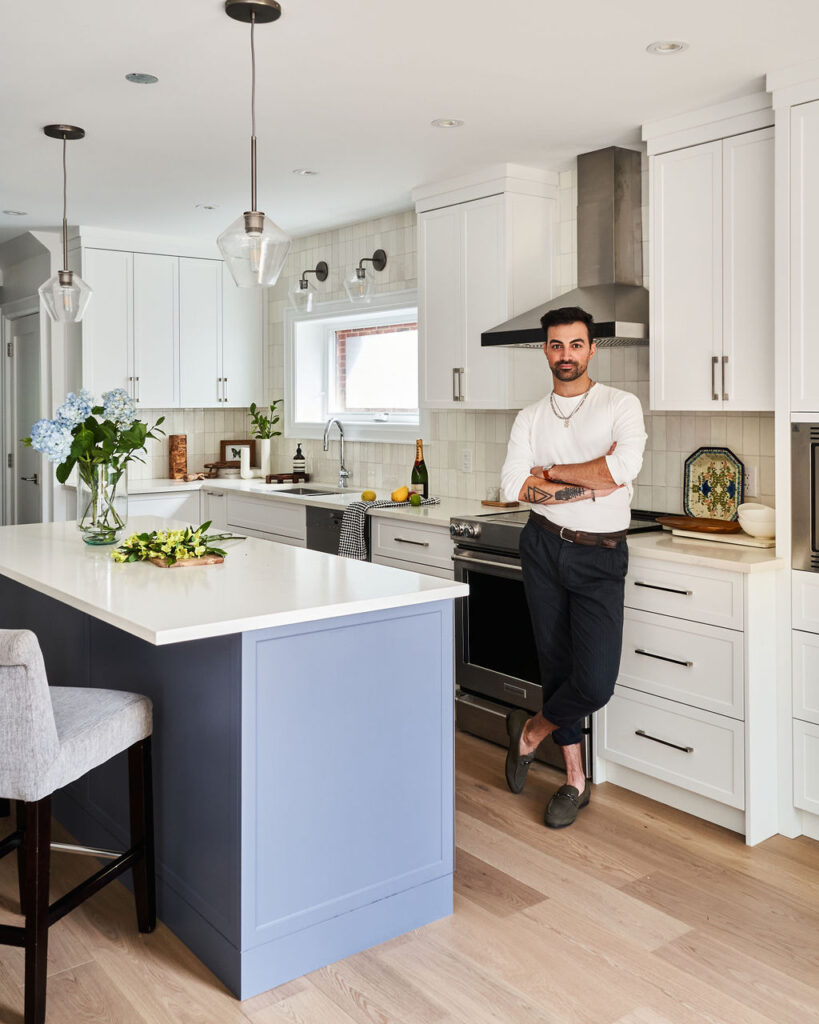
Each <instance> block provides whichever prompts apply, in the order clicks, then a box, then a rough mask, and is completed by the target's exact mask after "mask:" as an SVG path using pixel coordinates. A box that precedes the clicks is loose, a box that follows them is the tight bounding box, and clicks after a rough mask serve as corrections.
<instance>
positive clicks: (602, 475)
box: [518, 441, 622, 505]
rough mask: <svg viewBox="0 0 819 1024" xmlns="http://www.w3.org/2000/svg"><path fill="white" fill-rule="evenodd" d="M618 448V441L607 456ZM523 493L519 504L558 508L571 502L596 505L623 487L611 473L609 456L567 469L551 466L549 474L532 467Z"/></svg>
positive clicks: (519, 497)
mask: <svg viewBox="0 0 819 1024" xmlns="http://www.w3.org/2000/svg"><path fill="white" fill-rule="evenodd" d="M616 447H617V442H616V441H615V442H614V443H613V444H612V446H611V448H609V450H608V451H607V452H606V455H611V453H612V452H613V451H614V449H615V448H616ZM530 473H531V476H528V477H527V478H526V480H525V481H524V483H523V486H522V487H521V489H520V494H519V495H518V500H519V501H528V502H529V503H530V504H532V505H558V504H566V503H568V502H571V501H587V500H588V499H591V500H592V501H596V500H597V498H598V497H600V498H603V497H605V496H606V495H607V494H611V493H612V492H613V491H616V490H617V489H618V487H621V486H622V484H616V483H615V482H614V480H612V477H611V473H610V472H609V467H608V464H607V463H606V456H605V455H601V456H600V458H597V459H591V460H590V461H589V462H577V463H573V464H571V465H566V466H552V467H551V468H550V469H549V470H548V471H547V470H545V469H544V468H543V466H532V468H531V470H530Z"/></svg>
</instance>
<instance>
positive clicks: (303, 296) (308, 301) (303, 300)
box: [290, 280, 316, 313]
mask: <svg viewBox="0 0 819 1024" xmlns="http://www.w3.org/2000/svg"><path fill="white" fill-rule="evenodd" d="M315 293H316V289H315V288H314V287H313V286H312V285H311V284H310V282H309V281H301V280H299V281H296V282H295V283H294V284H293V285H292V286H291V288H290V305H291V306H292V307H293V309H297V310H298V311H299V312H300V313H309V312H310V311H311V310H312V308H313V296H314V295H315Z"/></svg>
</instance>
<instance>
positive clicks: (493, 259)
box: [461, 196, 509, 409]
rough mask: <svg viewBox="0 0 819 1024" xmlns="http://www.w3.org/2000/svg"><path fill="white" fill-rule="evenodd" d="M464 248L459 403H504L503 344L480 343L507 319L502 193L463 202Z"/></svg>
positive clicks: (476, 406) (481, 406) (485, 405)
mask: <svg viewBox="0 0 819 1024" xmlns="http://www.w3.org/2000/svg"><path fill="white" fill-rule="evenodd" d="M461 209H462V210H463V217H464V223H463V247H464V257H465V270H464V286H465V287H464V291H465V296H466V302H465V305H466V375H465V379H464V384H463V391H464V398H465V400H464V402H463V403H461V404H462V407H466V408H472V409H503V408H505V406H506V367H507V362H508V353H507V351H506V349H504V348H482V347H481V334H482V333H483V331H486V330H489V328H490V327H497V326H498V324H502V323H503V322H504V321H505V320H507V319H508V309H509V303H508V275H507V272H506V247H505V238H506V221H505V203H504V197H503V196H490V197H489V198H487V199H476V200H475V201H474V202H471V203H464V204H463V206H462V207H461Z"/></svg>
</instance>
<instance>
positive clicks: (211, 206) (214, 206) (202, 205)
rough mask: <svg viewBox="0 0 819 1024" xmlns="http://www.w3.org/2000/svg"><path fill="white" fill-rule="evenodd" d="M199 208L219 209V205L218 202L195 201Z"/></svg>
mask: <svg viewBox="0 0 819 1024" xmlns="http://www.w3.org/2000/svg"><path fill="white" fill-rule="evenodd" d="M194 205H195V206H196V209H197V210H218V209H219V207H218V206H217V204H216V203H195V204H194Z"/></svg>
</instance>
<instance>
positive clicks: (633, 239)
mask: <svg viewBox="0 0 819 1024" xmlns="http://www.w3.org/2000/svg"><path fill="white" fill-rule="evenodd" d="M640 174H641V169H640V154H639V153H636V152H634V151H633V150H631V149H621V148H619V147H617V146H611V147H609V148H608V149H600V150H597V152H595V153H583V154H581V155H580V156H579V157H578V158H577V280H578V287H577V288H575V289H574V290H573V291H570V292H565V293H564V294H563V295H558V296H556V297H555V298H553V299H550V300H549V301H548V302H545V303H544V304H543V305H542V306H538V307H536V308H535V309H530V310H529V311H528V312H527V313H522V314H521V315H520V316H516V317H515V318H514V319H513V320H508V321H507V322H506V323H504V324H500V325H499V326H498V327H493V328H492V329H491V330H489V331H484V332H483V334H482V335H481V345H484V346H488V345H508V346H516V347H526V348H531V347H535V346H539V345H542V344H543V341H544V340H545V339H544V336H543V328H542V327H541V326H540V318H541V317H542V316H543V315H544V313H547V312H548V311H549V310H550V309H559V308H560V307H561V306H580V307H581V308H582V309H585V310H586V311H587V312H589V313H591V314H592V316H593V317H594V321H595V329H594V340H595V341H596V342H597V345H598V346H616V345H647V344H648V291H647V290H646V289H645V288H644V287H643V244H642V234H643V233H642V216H641V204H642V187H641V177H640Z"/></svg>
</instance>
